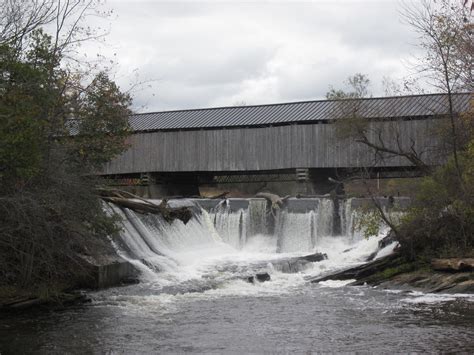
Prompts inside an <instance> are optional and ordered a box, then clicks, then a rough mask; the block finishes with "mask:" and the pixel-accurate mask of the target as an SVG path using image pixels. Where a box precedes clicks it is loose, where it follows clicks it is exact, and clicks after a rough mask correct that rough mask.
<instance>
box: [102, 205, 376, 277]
mask: <svg viewBox="0 0 474 355" xmlns="http://www.w3.org/2000/svg"><path fill="white" fill-rule="evenodd" d="M170 204H173V205H175V206H176V205H180V206H183V205H184V206H193V210H194V211H195V213H194V214H193V217H192V218H191V220H190V221H189V222H188V223H187V224H184V223H183V222H181V221H179V220H175V221H173V222H171V223H169V222H166V221H165V220H163V218H162V217H161V216H159V215H153V214H148V215H144V214H139V213H135V212H134V211H131V210H129V209H126V208H119V207H117V206H114V205H110V206H108V207H107V208H108V210H109V211H110V212H111V213H112V212H115V213H116V214H117V215H118V216H119V217H120V218H121V223H122V232H121V233H120V236H119V237H118V238H116V239H114V240H113V246H114V248H116V250H117V253H118V254H119V255H120V256H121V257H122V258H124V259H125V260H128V261H130V262H131V263H132V264H133V265H135V266H136V267H137V269H139V270H140V271H141V272H142V274H145V276H146V277H147V279H149V278H150V275H153V274H157V273H159V274H160V275H163V273H178V274H179V273H180V272H182V270H183V268H184V269H186V270H187V271H186V273H188V274H190V275H193V273H194V272H197V271H196V270H197V269H198V268H199V267H201V268H202V267H204V266H203V265H204V264H205V262H210V263H212V262H215V260H221V263H223V264H222V265H227V264H228V263H229V262H231V261H229V260H233V261H232V262H234V263H235V262H237V261H238V260H241V259H242V260H245V261H246V262H248V260H250V259H251V260H254V259H255V258H256V259H255V260H256V261H258V263H257V264H259V265H262V260H264V259H266V260H273V259H274V258H276V257H279V258H282V257H288V256H285V255H291V257H294V255H307V254H311V253H314V252H317V251H321V250H323V251H324V252H326V253H328V254H330V253H331V252H333V251H334V250H336V249H337V250H339V252H341V253H342V251H343V250H345V249H347V248H350V246H351V244H353V243H356V242H358V241H361V238H359V237H358V235H359V234H360V233H357V232H356V231H355V229H354V223H355V222H354V221H355V219H356V215H357V213H358V212H357V210H355V209H353V208H352V201H351V199H348V200H339V203H338V204H336V205H335V204H334V201H333V200H332V199H330V198H312V199H295V198H293V199H289V200H287V201H286V203H285V205H284V206H283V207H282V208H281V209H277V210H274V211H272V210H271V208H270V207H269V206H268V205H267V202H266V201H265V200H264V199H248V200H245V199H227V200H221V201H211V200H203V202H201V201H200V200H184V201H183V200H181V201H177V202H176V201H170ZM335 208H338V211H337V212H338V213H337V214H338V215H339V217H338V218H340V226H337V229H338V232H339V233H335V229H336V228H335V222H334V220H335V218H334V216H335V214H336V213H335ZM337 223H339V222H337ZM339 229H340V230H339ZM336 234H339V235H336ZM371 243H372V242H371ZM372 244H373V243H372ZM372 244H371V245H372ZM374 245H376V243H375V244H374ZM335 247H336V249H334V248H335ZM372 247H373V246H371V248H372ZM372 251H373V250H372ZM364 253H365V251H364ZM364 255H365V254H364ZM249 258H250V259H249ZM252 258H253V259H252ZM222 260H226V261H225V262H224V261H222ZM235 260H237V261H235ZM232 262H231V263H232ZM203 263H204V264H203ZM198 264H199V265H200V266H199V267H198V266H196V265H198ZM263 265H265V263H263ZM239 268H240V266H239V267H238V269H239ZM213 270H214V269H213ZM239 270H240V269H239ZM214 272H215V271H214ZM190 277H191V276H190ZM206 277H207V276H206ZM213 277H214V276H213Z"/></svg>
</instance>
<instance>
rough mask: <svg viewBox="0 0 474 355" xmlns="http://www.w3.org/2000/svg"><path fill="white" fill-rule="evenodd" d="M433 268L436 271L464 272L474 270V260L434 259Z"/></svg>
mask: <svg viewBox="0 0 474 355" xmlns="http://www.w3.org/2000/svg"><path fill="white" fill-rule="evenodd" d="M431 267H432V269H433V270H436V271H448V272H462V271H471V270H474V258H464V259H460V258H450V259H433V260H431Z"/></svg>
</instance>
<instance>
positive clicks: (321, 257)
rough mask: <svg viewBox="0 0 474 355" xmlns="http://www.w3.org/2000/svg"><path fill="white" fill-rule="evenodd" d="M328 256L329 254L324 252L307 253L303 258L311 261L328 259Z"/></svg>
mask: <svg viewBox="0 0 474 355" xmlns="http://www.w3.org/2000/svg"><path fill="white" fill-rule="evenodd" d="M327 258H328V256H327V254H324V253H314V254H311V255H306V256H303V257H302V259H303V260H306V261H309V262H311V263H315V262H318V261H323V260H326V259H327Z"/></svg>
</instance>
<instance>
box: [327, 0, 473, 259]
mask: <svg viewBox="0 0 474 355" xmlns="http://www.w3.org/2000/svg"><path fill="white" fill-rule="evenodd" d="M402 14H403V17H404V19H405V21H406V22H407V23H408V24H409V25H410V26H411V27H412V28H413V29H414V30H415V31H416V32H417V33H418V34H419V36H420V47H421V49H423V51H424V56H423V57H422V58H420V59H419V61H418V62H417V65H416V67H415V71H414V72H413V74H412V78H411V79H412V80H411V81H414V82H416V81H419V80H425V81H426V82H427V84H428V85H429V87H431V88H432V89H433V91H434V92H436V93H443V94H445V98H446V102H445V111H446V114H445V115H444V116H443V117H438V118H439V120H437V121H438V125H437V127H436V130H435V131H434V132H433V133H434V134H436V140H437V142H438V144H437V147H438V149H440V152H439V153H441V154H442V156H443V157H444V158H445V159H446V163H445V164H444V165H442V166H440V167H437V168H435V167H430V166H429V164H427V163H426V162H425V160H424V158H423V155H422V154H421V153H422V152H418V151H416V150H415V149H413V147H414V144H413V145H412V146H411V145H408V146H403V145H401V144H397V141H398V139H397V137H398V134H397V132H396V130H395V131H394V132H393V136H394V137H395V138H394V139H395V143H396V144H392V143H393V142H390V141H388V140H387V139H385V138H384V137H383V136H382V135H381V134H378V133H377V132H376V131H374V127H373V125H372V124H371V123H370V122H369V121H368V120H366V119H365V118H364V117H361V115H360V114H359V109H360V105H361V103H362V99H363V98H364V97H366V96H367V95H369V90H368V86H369V83H370V81H369V80H368V78H367V76H365V75H361V74H356V75H354V76H353V77H351V78H349V79H348V81H347V84H348V86H349V90H347V91H344V90H335V89H334V88H331V89H330V91H329V92H328V95H327V96H328V99H336V100H341V102H342V103H343V104H344V107H345V108H346V109H347V114H346V118H344V119H341V120H340V122H338V123H337V125H338V126H339V127H338V132H339V134H340V135H342V136H344V137H345V138H347V139H354V140H355V141H357V142H359V143H361V144H364V145H365V146H367V147H369V148H370V149H371V150H372V151H373V152H374V153H375V154H376V155H377V156H378V157H380V158H381V159H383V157H384V155H385V156H393V155H395V156H400V157H404V158H406V159H407V160H408V161H409V162H411V163H412V164H413V166H415V167H417V168H418V170H419V171H420V172H421V173H422V174H423V176H424V177H423V179H422V180H421V183H420V184H419V185H418V186H417V190H418V194H417V196H416V198H415V199H414V201H413V208H411V209H410V211H408V213H407V214H406V216H405V218H403V219H402V220H401V221H400V222H397V223H393V221H392V220H391V219H390V218H389V216H388V215H387V214H386V213H385V212H384V211H383V209H381V208H380V206H377V204H376V207H378V208H377V210H378V212H379V216H380V218H381V219H382V220H383V221H385V222H386V223H387V224H388V225H390V226H391V227H392V229H393V230H394V231H395V232H396V234H397V237H398V239H399V241H400V242H401V245H402V252H403V253H404V255H405V256H406V257H407V258H409V259H418V260H429V259H430V258H431V257H446V256H473V255H474V250H473V248H474V209H473V206H474V181H473V179H472V176H471V175H472V170H473V166H474V156H473V155H472V145H473V144H474V143H473V142H474V111H473V100H471V104H470V109H469V110H467V112H463V113H459V112H456V111H455V110H454V105H453V95H454V94H456V93H459V92H472V63H473V62H472V59H473V54H474V51H473V48H474V47H473V42H472V29H473V27H472V21H471V19H472V6H471V3H470V2H468V1H453V0H439V1H428V0H426V1H425V0H424V1H422V2H420V3H414V4H411V5H409V6H406V7H405V8H404V9H403V11H402ZM369 175H370V174H367V173H365V174H362V176H361V177H362V178H368V177H369ZM369 193H370V195H371V196H374V193H373V192H372V191H369ZM373 200H374V202H376V201H375V199H373Z"/></svg>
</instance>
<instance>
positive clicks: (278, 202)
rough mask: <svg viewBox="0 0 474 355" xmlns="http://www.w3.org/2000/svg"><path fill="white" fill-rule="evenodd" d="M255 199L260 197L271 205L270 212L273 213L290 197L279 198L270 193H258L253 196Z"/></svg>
mask: <svg viewBox="0 0 474 355" xmlns="http://www.w3.org/2000/svg"><path fill="white" fill-rule="evenodd" d="M255 197H262V198H264V199H266V200H267V201H268V202H270V203H271V206H272V211H275V210H278V209H280V208H281V207H282V206H283V204H284V203H285V200H286V199H288V198H289V197H290V196H285V197H280V196H278V195H276V194H272V193H270V192H259V193H257V194H256V195H255Z"/></svg>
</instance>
